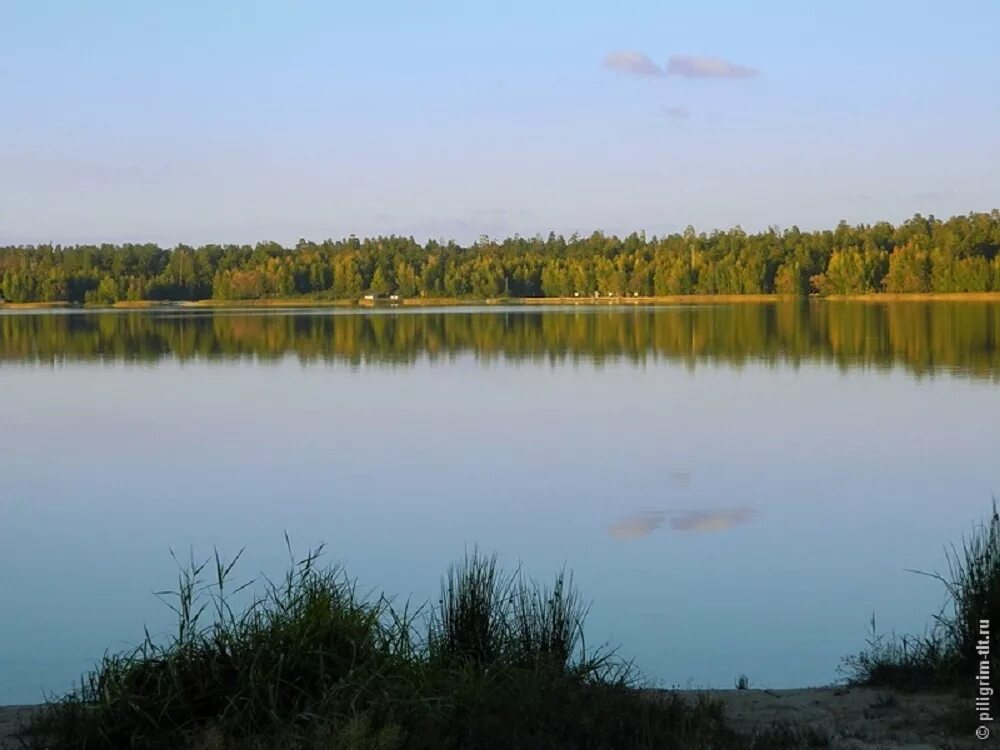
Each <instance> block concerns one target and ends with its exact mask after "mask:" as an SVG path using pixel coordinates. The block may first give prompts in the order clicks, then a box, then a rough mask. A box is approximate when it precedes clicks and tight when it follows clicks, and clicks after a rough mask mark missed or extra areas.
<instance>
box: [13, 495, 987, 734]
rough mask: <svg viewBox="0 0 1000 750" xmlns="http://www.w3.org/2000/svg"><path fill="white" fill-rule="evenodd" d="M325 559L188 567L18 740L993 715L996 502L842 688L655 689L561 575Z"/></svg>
mask: <svg viewBox="0 0 1000 750" xmlns="http://www.w3.org/2000/svg"><path fill="white" fill-rule="evenodd" d="M286 543H287V538H286ZM321 553H322V549H320V550H317V551H314V552H309V553H308V554H307V555H305V557H303V558H302V559H296V558H295V557H294V556H291V548H290V546H289V554H290V559H291V563H290V566H289V569H288V572H287V574H286V576H285V577H284V579H282V580H279V581H277V582H272V581H270V580H268V579H265V580H264V584H263V585H262V586H257V587H256V588H255V584H254V582H252V581H251V582H248V583H245V584H243V585H241V586H234V585H233V581H232V578H233V570H234V567H235V565H236V564H237V562H238V561H239V559H240V556H241V555H242V552H241V553H240V554H239V555H237V556H236V558H235V559H234V560H232V561H229V562H227V561H225V560H223V559H222V558H221V557H220V556H219V555H218V553H216V554H215V556H214V558H211V559H209V560H207V561H205V562H203V563H195V562H194V560H193V559H192V561H191V562H190V563H188V564H186V565H184V566H181V567H180V570H179V575H178V583H177V588H176V590H175V591H173V592H169V593H168V594H166V597H167V598H166V599H165V601H166V602H167V604H168V605H169V606H170V607H171V608H172V609H173V610H174V612H175V613H176V615H177V630H176V633H175V634H174V635H173V636H170V637H169V638H167V639H165V640H162V639H161V640H156V639H153V638H152V637H151V636H150V635H149V634H148V632H147V633H146V636H145V639H144V640H143V642H142V643H141V644H140V645H139V646H138V647H137V648H135V649H134V650H132V651H130V652H126V653H122V654H117V655H108V656H105V657H104V658H103V660H102V661H101V662H100V664H99V665H98V666H97V668H96V669H95V671H94V672H92V673H91V674H89V675H86V676H85V677H84V678H82V679H81V684H80V687H79V688H77V689H76V690H75V691H73V692H71V693H69V694H68V695H66V696H64V697H62V698H59V699H56V700H53V701H52V702H50V703H48V704H46V705H45V706H43V707H39V708H35V709H32V710H24V709H21V710H19V711H16V712H15V711H14V710H13V709H12V710H10V711H9V712H8V713H9V714H10V715H15V713H16V715H17V716H19V717H20V718H21V719H22V721H23V726H22V727H21V730H20V740H21V742H22V743H23V746H24V747H26V748H29V749H30V750H35V749H37V750H41V748H50V749H51V750H68V749H69V748H116V747H142V748H184V747H186V748H192V749H195V748H197V749H199V750H207V749H208V748H212V749H213V750H216V749H219V750H221V749H225V748H271V747H282V748H284V747H288V748H304V749H310V748H333V749H334V750H361V749H362V748H377V749H378V750H410V749H411V748H413V749H417V750H423V749H425V748H426V749H427V750H430V748H445V749H447V748H456V749H457V748H484V749H485V750H490V749H491V748H509V747H520V748H560V747H575V748H581V749H583V748H595V749H596V748H661V749H664V750H671V749H672V748H676V749H677V750H681V749H685V748H690V749H698V748H704V749H705V750H707V749H708V748H719V749H721V750H725V749H727V748H729V749H732V750H743V749H746V750H782V749H783V748H805V747H828V748H838V749H839V748H844V749H845V750H846V748H861V747H874V746H877V747H884V748H918V747H930V746H935V747H948V748H960V747H974V746H976V743H977V740H976V739H975V735H974V734H973V732H974V730H975V728H976V724H977V722H978V723H980V724H982V723H988V722H987V720H985V719H983V717H982V715H981V714H979V713H978V712H979V711H981V710H983V706H984V705H985V707H986V708H985V710H987V711H990V710H995V709H991V708H990V705H991V703H992V702H993V701H992V698H991V696H990V695H988V694H986V693H984V692H982V691H981V690H979V689H974V687H973V686H974V685H975V684H976V683H977V681H978V684H979V686H980V687H982V686H983V685H984V683H983V682H982V675H984V674H986V676H987V677H986V679H987V683H985V685H986V686H987V687H988V684H989V683H988V679H989V675H990V674H997V671H996V670H997V669H998V667H1000V659H998V655H1000V638H998V634H997V631H996V630H993V631H989V630H987V631H986V632H985V633H984V632H983V630H982V623H983V622H987V621H990V620H992V621H993V622H1000V515H998V513H997V510H996V505H995V503H994V507H993V513H992V515H991V516H990V518H989V519H988V520H987V521H986V522H985V523H983V524H980V525H978V526H976V527H975V528H974V530H973V532H972V533H971V534H970V535H969V536H968V537H966V538H965V539H963V540H962V543H961V544H960V545H959V546H957V547H954V546H953V547H951V548H949V549H948V551H947V552H946V559H947V565H948V572H947V573H946V574H943V575H941V574H936V573H934V574H930V576H931V577H932V578H935V579H936V580H938V581H939V582H940V583H941V584H943V586H944V588H945V590H946V592H947V594H948V604H947V606H946V607H945V608H944V609H943V610H942V611H941V612H940V613H939V614H938V615H937V616H935V618H934V621H933V622H934V624H933V626H932V627H931V629H930V630H929V631H928V633H927V634H925V635H924V636H922V637H918V638H913V637H909V638H907V637H897V636H894V635H893V636H878V635H875V634H874V632H875V631H874V621H873V625H872V628H873V636H872V639H871V640H869V644H868V648H867V649H866V650H864V651H862V652H861V653H860V654H858V655H856V656H851V657H847V658H846V659H845V660H844V664H843V672H844V674H845V675H846V678H847V679H846V685H845V686H843V687H829V688H818V689H811V690H783V691H773V690H752V689H751V686H750V680H749V678H748V677H747V676H746V675H740V676H739V677H737V679H736V681H735V685H736V689H735V690H725V691H704V692H694V691H687V692H682V691H675V690H660V689H655V688H653V687H651V686H650V685H649V684H648V683H646V682H645V681H644V680H643V679H642V678H641V676H640V675H639V673H638V672H637V671H636V670H635V667H634V666H633V664H632V663H631V662H629V661H627V660H625V659H623V658H622V657H621V656H620V655H619V654H618V652H617V651H616V650H614V649H609V648H607V647H606V646H602V647H598V648H596V649H594V648H591V647H589V646H588V645H587V643H586V640H585V638H584V632H583V626H584V621H585V619H586V615H587V611H588V605H587V603H586V602H585V601H584V600H583V599H582V597H581V595H580V594H579V592H578V590H577V589H576V587H575V585H574V582H573V579H572V576H571V575H569V574H567V573H566V571H565V570H564V571H562V572H560V573H558V574H557V575H556V576H555V578H554V579H553V581H552V583H551V584H550V585H543V584H539V583H537V582H535V581H533V580H530V579H528V578H526V577H525V576H524V575H523V574H522V573H521V572H520V571H515V572H514V573H505V572H504V571H502V570H501V569H500V568H499V567H498V565H497V562H496V557H495V556H487V555H483V554H480V553H479V552H478V551H473V552H472V553H471V554H470V553H467V554H466V556H465V558H464V559H463V560H462V561H460V562H459V563H457V564H455V565H453V566H452V567H451V568H449V570H448V571H447V573H446V574H445V576H444V577H443V579H442V583H441V594H440V598H439V599H438V600H437V602H435V603H428V604H426V605H424V606H422V607H417V608H413V607H411V606H410V603H409V602H407V603H406V604H404V605H402V606H399V605H397V604H396V603H395V602H394V601H392V600H391V599H389V598H387V597H386V596H384V595H379V596H377V597H374V596H368V597H360V596H359V595H358V593H357V591H356V589H355V586H354V583H353V581H352V580H351V579H350V578H348V577H347V576H346V574H345V573H344V571H343V570H342V569H340V568H336V567H327V566H325V565H324V564H323V563H322V562H321ZM241 591H247V592H252V593H250V594H249V604H247V605H246V606H245V608H243V609H242V610H238V609H237V607H236V606H235V601H236V599H234V597H238V596H239V595H240V592H241ZM237 612H239V613H237ZM984 642H985V643H986V644H987V646H988V647H989V651H988V653H986V655H985V656H984V652H983V648H982V646H983V643H984ZM984 664H985V665H986V666H985V667H984V666H983V665H984ZM984 670H985V671H984ZM991 670H992V671H991ZM983 696H986V698H985V703H982V702H981V701H976V702H975V703H974V702H973V701H974V699H976V698H982V697H983ZM974 707H975V709H976V710H973V708H974ZM3 723H4V715H3V713H2V712H0V730H2V729H3ZM930 742H933V743H934V744H933V745H932V744H928V743H930ZM3 745H4V739H3V736H2V734H0V747H2V746H3Z"/></svg>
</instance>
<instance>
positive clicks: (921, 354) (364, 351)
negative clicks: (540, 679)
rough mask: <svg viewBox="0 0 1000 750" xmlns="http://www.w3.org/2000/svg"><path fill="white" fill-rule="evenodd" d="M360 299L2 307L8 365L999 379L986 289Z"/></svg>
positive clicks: (992, 309) (0, 352) (996, 336)
mask: <svg viewBox="0 0 1000 750" xmlns="http://www.w3.org/2000/svg"><path fill="white" fill-rule="evenodd" d="M143 304H144V305H148V304H149V303H143ZM359 309H363V310H368V308H354V307H352V308H337V309H329V310H326V311H325V312H324V311H323V310H322V309H314V310H310V309H309V308H292V309H288V310H282V309H281V308H280V307H272V306H262V307H257V306H253V307H239V308H233V309H230V308H222V307H215V306H212V307H206V308H198V307H190V306H187V304H186V305H185V306H183V307H178V306H169V307H166V308H156V310H153V309H149V308H147V307H144V308H140V309H121V310H116V311H114V312H108V313H105V312H100V311H93V312H91V311H81V312H79V313H77V312H73V313H65V312H52V313H51V314H48V313H46V312H45V311H44V310H42V311H24V312H10V313H8V314H0V363H3V364H7V363H46V364H55V363H62V362H77V361H80V362H87V361H105V362H107V361H123V362H155V361H160V360H164V359H171V358H176V359H177V360H179V361H202V362H222V361H233V360H235V359H244V360H251V359H253V360H258V361H277V360H280V359H282V358H285V357H294V358H296V359H298V360H300V361H301V362H313V363H346V364H349V365H352V366H354V365H360V364H383V363H385V364H389V365H391V366H394V367H395V366H404V365H408V364H415V363H417V362H420V361H423V360H427V361H441V360H447V359H449V358H453V357H459V356H472V357H475V358H477V359H479V360H482V361H491V360H504V361H510V362H536V363H537V362H548V363H560V362H593V363H595V364H596V363H600V362H616V361H622V362H634V363H642V362H651V361H664V362H674V363H679V364H683V365H685V366H687V367H691V368H693V367H696V366H699V365H703V364H704V365H706V366H712V367H717V366H732V367H740V366H744V365H747V364H753V363H759V364H763V365H765V366H777V365H782V366H791V367H799V366H803V365H809V364H817V365H822V366H825V367H830V366H834V367H837V368H839V369H842V370H844V371H846V370H850V369H855V368H869V367H872V368H877V369H889V368H893V367H897V366H899V367H902V368H904V369H905V370H906V371H908V372H911V373H914V374H916V375H918V376H922V375H924V374H928V375H933V374H935V373H950V374H952V375H958V376H965V377H973V378H976V379H983V378H985V379H990V380H998V379H1000V304H997V303H996V302H984V301H982V300H980V299H975V300H963V301H954V302H951V301H933V302H926V303H922V304H920V303H914V302H909V301H898V302H897V301H887V302H885V303H878V304H869V303H866V302H852V301H846V302H839V301H825V300H823V301H813V300H809V301H805V300H802V301H786V300H780V301H779V300H775V301H773V302H767V303H760V304H683V305H673V306H670V305H663V306H657V305H634V306H629V307H624V306H602V307H593V306H588V307H574V306H564V307H561V308H549V307H546V306H539V305H522V306H520V307H512V308H507V307H496V306H488V307H482V308H476V309H468V308H464V307H445V306H438V307H428V308H417V309H414V310H411V311H410V313H411V314H407V313H406V312H405V308H389V307H386V308H379V309H378V311H377V312H375V311H371V312H370V314H361V313H358V314H355V313H356V311H358V310H359ZM553 310H554V312H552V311H553ZM397 311H400V312H399V313H398V314H397ZM271 312H274V313H275V314H269V313H271ZM339 312H344V313H348V314H338V313H339ZM315 313H321V314H315Z"/></svg>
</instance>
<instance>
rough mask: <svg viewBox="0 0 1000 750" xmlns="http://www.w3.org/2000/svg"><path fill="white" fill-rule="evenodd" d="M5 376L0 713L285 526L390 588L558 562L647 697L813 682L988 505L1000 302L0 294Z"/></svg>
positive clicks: (151, 619)
mask: <svg viewBox="0 0 1000 750" xmlns="http://www.w3.org/2000/svg"><path fill="white" fill-rule="evenodd" d="M0 382H2V388H0V498H2V499H0V595H2V598H0V704H9V703H19V702H22V703H31V702H38V701H39V700H41V699H42V697H43V695H44V693H45V692H46V691H55V692H60V691H64V690H65V689H67V688H69V687H70V686H71V684H72V683H73V681H74V680H75V679H76V678H77V677H78V676H79V674H80V672H81V671H83V670H85V669H86V668H88V667H89V666H90V665H92V664H93V663H94V661H95V660H96V659H97V658H98V657H100V655H101V654H102V653H103V652H104V651H105V649H110V650H112V651H115V650H120V649H122V648H126V647H128V646H129V645H131V644H134V643H135V642H137V641H138V640H140V639H141V637H142V627H143V623H145V624H147V625H148V626H149V628H150V630H151V631H152V632H154V633H162V632H165V631H167V630H169V628H170V626H171V623H172V613H171V612H170V611H169V609H167V607H166V606H165V605H164V604H163V603H161V602H160V601H158V600H157V598H156V597H155V596H153V593H152V592H153V591H156V590H162V589H169V588H171V587H172V586H173V585H175V579H176V568H175V565H174V562H173V560H172V559H171V556H170V550H171V549H172V550H174V551H175V552H176V553H177V554H178V556H180V557H181V558H186V557H187V556H188V555H189V553H190V550H193V551H194V555H195V556H196V557H199V558H200V557H205V556H207V555H209V554H211V552H212V549H213V547H217V548H218V549H219V550H220V551H221V552H222V553H223V554H225V555H227V556H232V555H234V554H236V553H237V552H238V551H239V550H240V549H241V548H243V547H246V550H247V551H246V553H245V556H244V559H243V560H242V561H241V564H240V566H239V567H238V568H237V578H242V579H250V578H254V577H257V576H258V575H259V574H260V573H261V572H262V571H263V572H266V573H269V574H280V573H281V571H282V569H283V566H284V565H285V562H286V560H287V552H286V550H285V541H284V534H285V533H286V532H287V534H288V536H289V538H290V539H291V542H292V545H293V547H294V549H295V550H296V551H300V552H305V551H306V550H307V549H308V548H310V547H312V546H314V545H316V544H318V543H321V542H325V543H326V544H327V553H326V554H327V557H328V559H329V560H330V561H331V562H339V563H343V564H344V565H345V566H346V568H347V570H348V571H349V573H350V574H351V575H353V576H355V577H357V578H358V581H359V587H360V588H361V590H363V591H367V590H379V591H382V590H384V591H386V592H389V593H391V594H393V595H395V596H396V597H398V600H399V601H402V600H404V599H406V598H407V597H409V598H411V599H412V601H414V602H422V601H426V600H429V599H433V598H435V597H436V594H437V591H438V587H439V584H440V577H441V575H442V573H443V572H444V571H445V569H446V567H447V565H448V564H449V563H450V562H452V561H455V560H457V559H458V558H460V557H461V556H462V555H463V552H464V551H465V550H466V549H471V548H472V547H473V546H474V545H478V547H479V548H480V549H482V550H487V551H496V552H497V554H498V555H499V557H500V559H501V560H502V561H503V562H504V563H505V564H506V565H508V566H510V567H514V566H516V565H517V564H518V563H520V564H521V565H522V567H523V569H524V570H525V571H526V572H527V573H529V574H531V575H534V576H537V577H539V578H542V579H548V578H550V576H551V575H552V574H554V573H555V572H556V571H557V570H558V569H560V568H561V567H562V566H564V565H565V566H566V567H567V568H568V569H570V570H572V571H573V573H574V577H575V581H576V583H577V585H578V586H579V587H580V589H581V590H582V592H583V595H584V597H585V598H586V599H588V600H591V601H592V602H593V604H592V608H591V612H590V617H589V620H588V627H587V636H588V644H590V645H594V644H598V643H602V642H608V643H610V644H614V645H618V646H619V647H620V650H621V653H622V654H623V655H627V656H630V657H634V658H635V660H636V664H637V665H638V667H639V668H640V669H641V670H642V672H643V673H644V674H645V675H646V676H647V677H648V678H649V679H650V680H654V681H656V682H658V683H660V684H663V685H681V686H694V687H731V686H732V684H733V680H734V679H735V677H736V676H737V675H739V674H740V673H746V674H747V675H749V677H750V680H751V682H752V684H753V685H755V686H761V687H795V686H804V685H814V684H824V683H829V682H831V681H832V680H834V679H835V678H836V677H837V674H836V668H837V666H838V664H839V661H840V659H841V657H843V656H844V655H846V654H849V653H851V652H856V651H857V650H858V649H859V648H861V647H862V646H863V645H864V638H865V629H866V626H867V623H868V620H869V619H870V617H871V615H872V613H873V612H874V613H875V616H876V618H877V624H878V627H879V629H880V630H892V629H894V630H897V631H900V632H920V631H922V630H923V629H924V627H925V625H926V624H927V623H928V622H929V621H930V615H931V614H932V613H933V612H936V611H937V610H938V608H939V607H940V606H941V604H942V603H943V595H942V591H941V589H940V587H939V585H937V584H936V583H935V582H934V581H932V580H930V579H928V578H926V577H923V576H919V575H916V574H914V573H912V572H908V570H909V569H918V570H928V571H931V570H935V569H938V570H940V569H942V568H943V566H944V562H945V561H944V546H945V544H946V543H948V542H951V541H955V540H958V539H959V538H960V536H961V534H962V533H964V532H965V531H967V530H968V529H969V528H970V527H971V525H972V523H973V522H975V521H977V520H979V519H981V518H983V517H984V516H985V515H986V514H987V512H988V510H989V507H990V498H991V495H992V494H1000V461H998V459H997V447H998V446H1000V304H990V303H974V302H933V303H921V302H900V303H861V302H822V301H811V302H802V303H779V304H773V303H772V304H749V303H748V304H738V305H719V306H676V307H656V308H654V307H613V306H606V307H605V306H601V307H597V306H595V307H588V306H580V307H559V308H544V307H540V308H534V307H526V306H512V307H490V308H479V309H469V308H450V309H426V310H402V309H400V310H395V309H377V310H370V311H364V312H358V311H353V310H308V311H281V310H265V311H248V310H239V311H213V310H190V309H184V308H176V309H167V310H162V311H141V312H131V311H128V312H126V311H107V312H96V311H95V312H91V311H37V312H36V311H31V312H7V313H3V314H0Z"/></svg>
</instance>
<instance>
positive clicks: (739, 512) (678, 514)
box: [608, 508, 755, 542]
mask: <svg viewBox="0 0 1000 750" xmlns="http://www.w3.org/2000/svg"><path fill="white" fill-rule="evenodd" d="M754 514H755V511H754V510H752V509H750V508H716V509H709V510H676V511H665V510H646V511H641V512H640V513H637V514H635V515H634V516H631V517H629V518H626V519H624V520H622V521H618V522H616V523H613V524H611V526H609V527H608V533H609V534H610V535H611V538H612V539H617V540H618V541H621V542H627V541H632V540H635V539H641V538H643V537H646V536H649V535H650V534H652V533H653V532H654V531H656V530H657V529H659V528H661V527H662V526H663V525H664V523H666V521H667V519H668V518H669V519H670V528H672V529H673V530H674V531H680V532H684V533H693V534H705V533H714V532H719V531H728V530H729V529H731V528H733V527H734V526H740V525H742V524H745V523H748V522H749V521H751V520H752V519H753V517H754Z"/></svg>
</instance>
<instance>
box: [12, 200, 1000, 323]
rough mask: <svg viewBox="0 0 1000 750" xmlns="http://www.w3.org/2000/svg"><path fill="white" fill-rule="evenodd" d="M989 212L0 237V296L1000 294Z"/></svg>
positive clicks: (999, 219) (993, 217)
mask: <svg viewBox="0 0 1000 750" xmlns="http://www.w3.org/2000/svg"><path fill="white" fill-rule="evenodd" d="M998 251H1000V210H996V209H994V210H993V211H991V212H989V213H970V214H968V215H966V216H955V217H953V218H951V219H948V220H939V219H936V218H934V217H933V216H929V217H924V216H921V215H919V214H917V215H915V216H914V217H912V218H911V219H908V220H906V221H904V222H903V223H901V224H899V225H898V226H894V225H892V224H890V223H888V222H879V223H876V224H871V225H867V224H866V225H857V226H851V225H848V224H847V223H846V222H841V223H840V224H839V225H838V226H837V227H836V228H835V229H831V230H817V231H801V230H799V229H798V228H797V227H792V228H791V229H786V230H779V229H776V228H771V229H768V230H766V231H762V232H757V233H753V234H748V233H747V232H745V231H743V230H742V229H740V228H739V227H736V228H733V229H729V230H726V231H714V232H711V233H704V232H702V233H698V232H696V231H695V230H694V228H692V227H688V228H687V229H686V230H685V231H684V232H683V233H680V234H671V235H667V236H664V237H651V238H648V237H646V236H645V235H644V234H642V233H633V234H630V235H628V236H627V237H624V238H619V237H615V236H609V235H605V234H602V233H600V232H594V233H593V234H591V235H590V236H588V237H581V236H577V235H573V236H571V237H568V238H566V237H563V236H559V235H555V234H549V236H548V237H541V236H535V237H531V238H525V237H520V236H514V237H510V238H507V239H504V240H495V239H491V238H489V237H486V236H483V237H481V238H480V239H479V240H478V241H477V242H475V243H472V244H471V245H468V246H463V245H459V244H457V243H455V242H453V241H452V242H442V241H435V240H429V241H428V242H426V243H424V244H421V243H419V242H417V241H415V240H414V239H413V238H412V237H399V236H388V237H373V238H368V239H359V238H357V237H354V236H351V237H348V238H346V239H341V240H326V241H323V242H311V241H306V240H300V241H299V242H298V243H297V244H296V245H295V246H294V247H291V248H288V247H283V246H282V245H279V244H277V243H274V242H262V243H258V244H256V245H202V246H200V247H191V246H188V245H177V246H176V247H173V248H163V247H160V246H158V245H155V244H121V245H109V244H103V245H73V246H63V245H37V246H8V247H0V293H2V295H3V298H4V300H5V301H7V302H14V303H17V302H71V303H90V304H113V303H116V302H122V301H141V300H164V301H166V300H176V301H181V300H203V299H216V300H248V299H266V298H292V297H307V298H312V299H317V300H324V299H329V300H351V299H358V298H360V297H362V296H365V295H369V294H370V295H374V296H376V297H379V296H385V295H398V296H400V297H403V298H411V297H451V298H468V299H492V298H501V297H509V298H515V297H575V296H579V297H591V296H595V295H598V296H601V297H605V296H630V297H631V296H642V297H645V296H663V295H683V294H782V295H796V296H806V295H811V294H818V295H823V296H830V295H847V294H867V293H876V292H889V293H897V294H908V293H919V292H938V293H949V292H989V291H1000V253H998Z"/></svg>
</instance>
